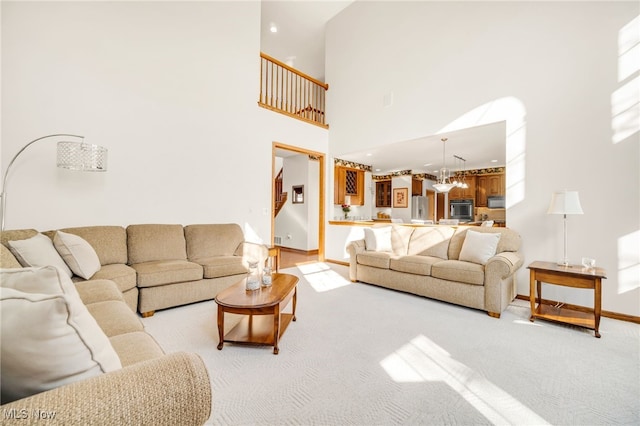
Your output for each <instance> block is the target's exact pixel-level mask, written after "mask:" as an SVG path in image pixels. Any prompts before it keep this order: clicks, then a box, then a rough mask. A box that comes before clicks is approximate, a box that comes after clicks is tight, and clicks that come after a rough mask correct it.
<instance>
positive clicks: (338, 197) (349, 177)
mask: <svg viewBox="0 0 640 426" xmlns="http://www.w3.org/2000/svg"><path fill="white" fill-rule="evenodd" d="M334 181H335V184H334V190H333V203H334V204H344V200H345V196H349V197H350V205H352V206H362V205H364V170H360V169H352V168H350V167H344V166H335V168H334Z"/></svg>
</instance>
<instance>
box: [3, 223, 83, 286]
mask: <svg viewBox="0 0 640 426" xmlns="http://www.w3.org/2000/svg"><path fill="white" fill-rule="evenodd" d="M8 245H9V250H11V253H13V255H14V256H15V257H16V259H18V262H20V264H21V265H22V266H25V267H28V266H34V267H36V266H48V265H52V266H55V267H57V268H60V270H62V271H63V272H64V273H65V274H66V275H67V276H69V277H70V276H71V275H72V273H71V269H69V267H68V266H67V264H66V263H64V260H63V259H62V257H60V254H59V253H58V252H57V251H56V249H55V247H54V246H53V242H52V241H51V239H49V238H48V237H47V236H45V235H43V234H40V233H38V234H36V235H34V236H33V237H31V238H27V239H25V240H17V241H9V242H8Z"/></svg>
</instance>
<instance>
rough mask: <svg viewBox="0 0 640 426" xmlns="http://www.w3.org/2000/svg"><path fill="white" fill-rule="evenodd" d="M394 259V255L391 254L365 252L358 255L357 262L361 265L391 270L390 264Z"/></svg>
mask: <svg viewBox="0 0 640 426" xmlns="http://www.w3.org/2000/svg"><path fill="white" fill-rule="evenodd" d="M392 257H395V256H394V254H393V253H389V252H384V251H365V252H364V253H358V255H357V256H356V260H357V262H358V263H359V264H360V265H367V266H373V267H375V268H383V269H389V262H390V260H391V258H392Z"/></svg>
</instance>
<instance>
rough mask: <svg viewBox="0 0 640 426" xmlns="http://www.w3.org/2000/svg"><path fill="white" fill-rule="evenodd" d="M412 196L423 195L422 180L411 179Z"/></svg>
mask: <svg viewBox="0 0 640 426" xmlns="http://www.w3.org/2000/svg"><path fill="white" fill-rule="evenodd" d="M411 195H422V179H411Z"/></svg>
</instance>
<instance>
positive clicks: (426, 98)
mask: <svg viewBox="0 0 640 426" xmlns="http://www.w3.org/2000/svg"><path fill="white" fill-rule="evenodd" d="M638 12H639V6H638V3H637V2H562V3H556V2H528V3H525V2H468V3H464V2H455V3H454V2H451V3H449V2H355V3H354V4H352V5H351V6H349V7H348V8H347V9H345V11H343V12H342V13H341V14H339V15H338V16H337V17H335V18H334V19H333V20H332V21H331V22H329V24H328V28H327V47H326V52H327V53H326V66H327V69H326V77H327V81H328V82H329V83H330V84H331V91H330V92H329V93H328V101H327V104H328V107H327V111H328V121H329V122H330V123H331V132H330V141H329V143H330V151H331V152H332V154H333V155H336V156H338V157H339V156H340V154H341V153H345V152H352V151H359V150H363V149H365V148H366V147H369V146H376V145H382V144H387V143H391V142H397V141H403V140H410V139H414V138H417V137H421V136H426V135H431V134H435V133H438V132H440V131H444V130H453V129H457V128H464V127H470V126H474V125H479V124H485V123H489V122H496V121H500V120H506V121H507V161H508V164H507V204H508V212H507V216H508V220H509V226H510V227H512V228H514V229H516V230H517V231H519V232H520V234H521V235H522V239H523V252H524V255H525V257H526V262H525V266H526V265H527V264H529V263H530V262H532V261H533V260H549V261H555V260H558V259H560V258H561V257H562V249H563V248H562V243H563V239H562V219H561V217H560V216H551V215H547V214H546V210H547V207H548V205H549V201H550V198H551V193H552V192H553V191H554V190H559V189H564V188H566V189H572V190H577V191H579V192H580V198H581V201H582V207H583V209H584V212H585V214H584V215H581V216H570V217H569V256H570V258H571V260H572V261H574V262H579V261H580V258H581V257H582V256H589V257H593V258H595V259H596V260H597V264H598V265H599V266H601V267H604V268H605V269H606V270H607V271H608V279H607V280H605V281H604V283H603V305H602V307H603V309H604V310H608V311H614V312H619V313H624V314H629V315H636V316H638V315H640V289H639V286H640V284H639V280H640V279H639V277H640V272H639V268H640V260H639V258H640V247H639V246H640V242H639V239H640V236H639V235H640V191H639V188H638V186H639V182H640V174H639V170H640V167H639V160H640V150H639V142H638V115H637V108H638V105H637V103H638V99H637V98H638V92H637V91H636V92H634V91H633V90H628V93H629V94H630V96H629V97H627V99H626V101H627V102H628V104H626V105H625V106H623V107H621V106H620V105H614V107H613V108H614V112H615V111H616V109H618V110H620V109H622V110H624V109H626V108H629V107H630V106H631V108H629V109H628V111H627V115H628V117H624V116H621V117H616V118H615V119H612V96H613V97H614V99H617V95H614V94H616V93H618V92H617V91H619V90H625V88H628V87H629V86H630V84H633V83H634V82H635V84H637V81H638V77H639V75H640V74H639V72H638V68H637V63H635V68H633V69H632V70H631V71H630V72H627V73H623V75H622V76H620V77H619V69H620V67H619V64H620V63H627V62H626V61H625V60H626V58H624V57H619V39H624V38H625V36H628V35H629V34H630V35H631V36H630V39H631V40H636V42H637V34H638V29H637V27H636V29H635V30H634V31H631V32H630V31H626V32H625V30H623V28H624V27H625V26H626V25H628V24H629V23H630V22H632V21H633V20H634V19H636V21H635V22H636V24H635V25H638V24H637V22H638V21H637V17H638ZM631 45H633V43H632V44H631ZM625 49H626V48H622V49H621V52H624V51H625ZM631 64H633V62H631ZM634 79H635V80H634ZM390 91H392V92H393V94H394V96H393V99H394V102H393V105H392V106H391V107H387V108H383V97H384V95H385V94H387V93H389V92H390ZM634 104H635V109H634V107H633V105H634ZM625 118H626V120H625ZM618 120H622V121H623V124H622V125H620V124H618ZM612 127H614V129H613V130H612ZM621 129H625V130H626V131H627V133H626V135H622V136H621V135H620V133H621ZM518 281H519V282H518V293H519V294H523V295H528V294H529V288H528V285H529V279H528V270H527V269H526V267H524V268H522V269H521V270H520V272H519V273H518ZM544 296H545V298H549V299H555V300H561V301H564V302H568V303H575V304H579V305H584V306H592V304H593V299H592V297H593V296H592V293H591V292H586V291H581V290H575V289H567V288H560V287H552V286H545V294H544Z"/></svg>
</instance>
